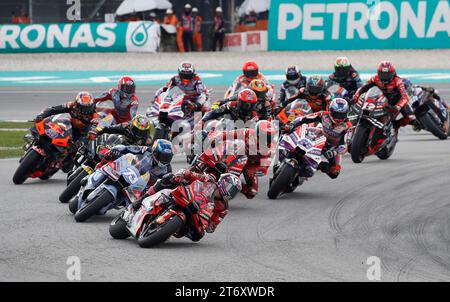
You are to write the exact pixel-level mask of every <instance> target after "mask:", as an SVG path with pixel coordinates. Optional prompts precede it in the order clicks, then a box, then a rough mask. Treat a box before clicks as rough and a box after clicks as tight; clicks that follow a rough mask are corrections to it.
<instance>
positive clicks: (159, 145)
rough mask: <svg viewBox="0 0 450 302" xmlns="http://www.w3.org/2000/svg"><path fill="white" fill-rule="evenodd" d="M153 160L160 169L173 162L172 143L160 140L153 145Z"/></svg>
mask: <svg viewBox="0 0 450 302" xmlns="http://www.w3.org/2000/svg"><path fill="white" fill-rule="evenodd" d="M152 149H153V152H152V154H153V158H154V159H155V161H156V163H157V164H158V166H160V167H164V166H166V165H168V164H170V162H171V161H172V158H173V148H172V143H171V142H169V141H168V140H165V139H158V140H156V141H155V142H154V143H153V148H152Z"/></svg>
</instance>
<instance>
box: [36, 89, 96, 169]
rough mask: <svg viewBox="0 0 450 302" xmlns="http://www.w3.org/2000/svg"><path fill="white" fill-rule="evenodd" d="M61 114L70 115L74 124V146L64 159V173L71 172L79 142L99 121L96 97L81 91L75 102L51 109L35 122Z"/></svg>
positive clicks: (40, 114)
mask: <svg viewBox="0 0 450 302" xmlns="http://www.w3.org/2000/svg"><path fill="white" fill-rule="evenodd" d="M61 113H68V114H69V115H70V118H71V119H70V120H71V123H72V144H71V147H70V148H69V154H68V156H67V157H66V158H65V159H64V162H63V167H62V170H63V172H66V173H67V172H69V171H70V170H71V169H72V167H73V165H74V162H73V156H74V155H75V153H76V151H77V147H78V142H80V141H81V140H83V139H84V138H85V137H86V136H87V134H88V132H89V130H90V129H91V127H93V123H95V120H96V119H97V117H98V116H97V113H96V112H95V103H94V97H93V96H92V94H90V93H89V92H86V91H81V92H79V93H78V94H77V96H76V98H75V101H72V102H68V103H66V104H63V105H57V106H53V107H49V108H47V109H45V110H44V111H42V112H41V113H39V114H38V115H37V116H36V118H35V121H36V122H40V121H42V120H43V119H45V118H47V117H49V116H52V115H55V114H61Z"/></svg>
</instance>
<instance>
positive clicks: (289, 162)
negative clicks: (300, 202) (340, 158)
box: [267, 125, 327, 199]
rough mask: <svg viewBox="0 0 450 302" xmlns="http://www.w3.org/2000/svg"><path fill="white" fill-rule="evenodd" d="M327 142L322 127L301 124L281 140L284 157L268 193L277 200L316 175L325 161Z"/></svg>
mask: <svg viewBox="0 0 450 302" xmlns="http://www.w3.org/2000/svg"><path fill="white" fill-rule="evenodd" d="M326 141H327V139H326V137H325V135H324V134H323V131H322V129H321V128H320V127H311V126H309V125H300V126H299V127H297V128H296V129H295V131H294V132H292V133H290V134H284V135H283V136H282V137H281V139H280V142H279V149H280V152H282V154H283V155H284V158H283V159H282V161H281V163H280V165H279V167H278V168H277V169H276V170H275V171H274V175H273V178H271V179H270V180H269V191H268V192H267V196H268V197H269V198H270V199H276V198H278V197H279V196H280V195H281V194H283V193H291V192H293V191H295V189H296V188H297V187H298V186H299V185H301V184H302V183H303V182H304V181H305V180H306V179H308V178H311V177H312V176H314V173H315V172H316V171H317V169H318V168H319V165H320V163H321V162H322V149H323V148H324V147H325V143H326Z"/></svg>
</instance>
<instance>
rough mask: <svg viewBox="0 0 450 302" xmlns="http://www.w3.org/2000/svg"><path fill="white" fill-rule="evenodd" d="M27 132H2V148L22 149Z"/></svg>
mask: <svg viewBox="0 0 450 302" xmlns="http://www.w3.org/2000/svg"><path fill="white" fill-rule="evenodd" d="M25 133H26V131H0V147H22V145H23V143H24V140H23V136H24V135H25Z"/></svg>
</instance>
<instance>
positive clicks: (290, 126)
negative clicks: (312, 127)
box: [283, 123, 296, 134]
mask: <svg viewBox="0 0 450 302" xmlns="http://www.w3.org/2000/svg"><path fill="white" fill-rule="evenodd" d="M295 128H296V127H295V126H294V124H291V123H289V124H286V125H285V126H284V129H283V132H284V133H287V134H290V133H292V132H294V130H295Z"/></svg>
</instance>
